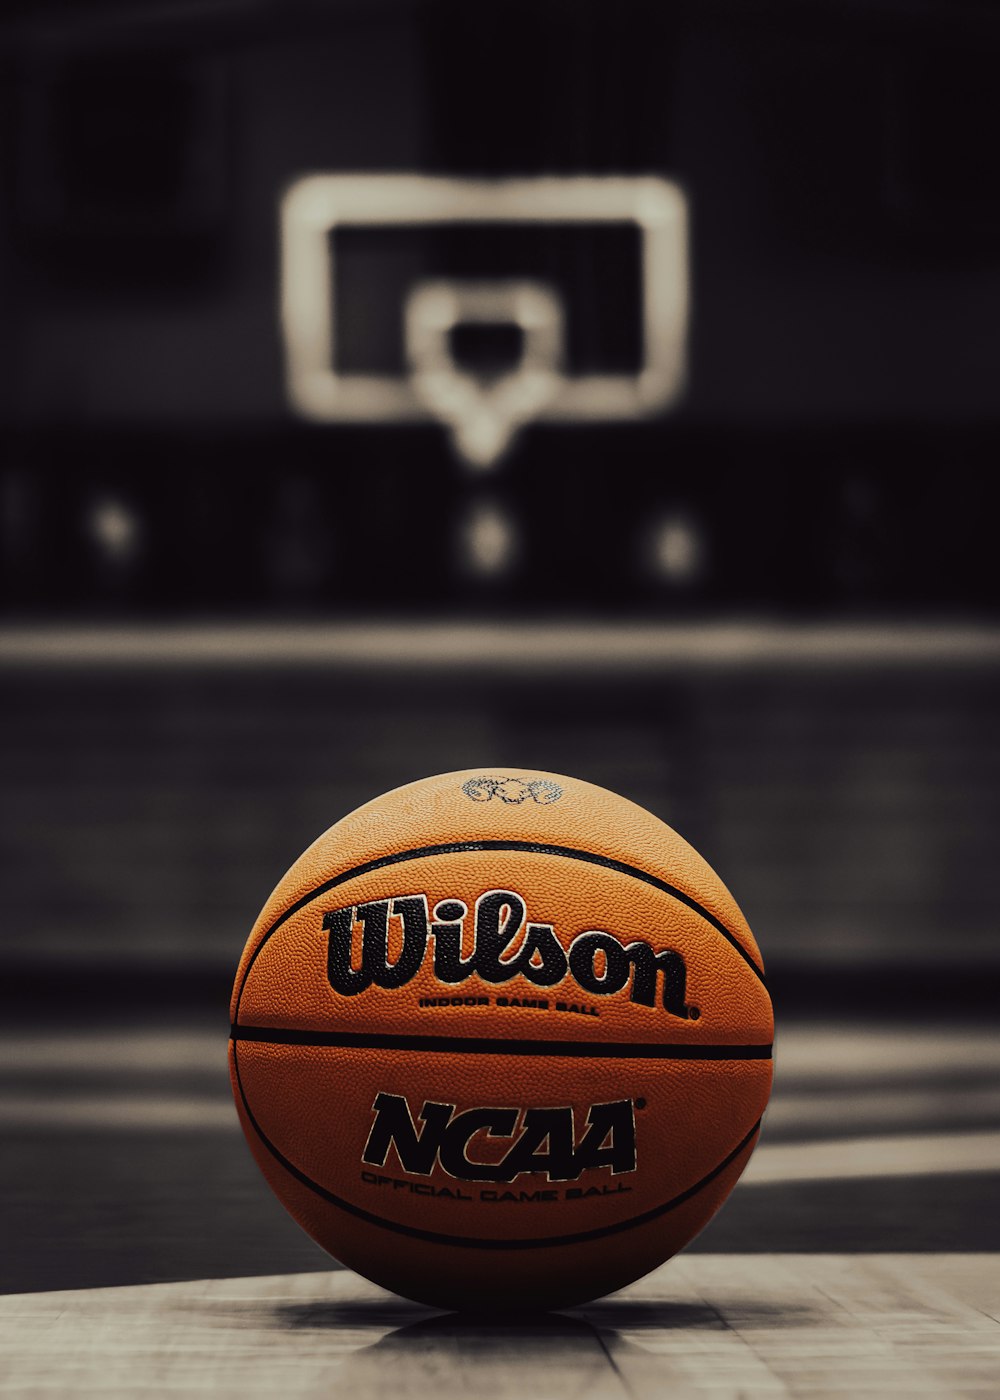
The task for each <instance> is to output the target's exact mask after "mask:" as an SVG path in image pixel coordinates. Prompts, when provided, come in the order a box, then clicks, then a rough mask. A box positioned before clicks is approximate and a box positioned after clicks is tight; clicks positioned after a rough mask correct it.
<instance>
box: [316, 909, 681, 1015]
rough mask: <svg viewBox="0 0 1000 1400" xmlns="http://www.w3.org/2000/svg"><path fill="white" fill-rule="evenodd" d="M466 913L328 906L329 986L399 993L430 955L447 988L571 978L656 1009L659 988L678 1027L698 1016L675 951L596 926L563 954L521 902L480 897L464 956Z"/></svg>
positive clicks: (347, 992)
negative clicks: (625, 939)
mask: <svg viewBox="0 0 1000 1400" xmlns="http://www.w3.org/2000/svg"><path fill="white" fill-rule="evenodd" d="M468 913H469V911H468V907H467V906H466V905H465V904H464V903H463V901H462V900H460V899H442V900H440V901H439V902H438V903H437V904H436V905H435V907H434V910H433V915H432V913H431V911H429V909H428V904H427V896H426V895H424V894H411V895H400V896H397V897H396V898H395V899H376V900H372V901H371V902H370V903H368V904H358V905H347V906H346V907H344V908H342V909H331V910H330V911H329V912H328V913H326V914H324V915H323V928H324V929H325V930H326V932H327V933H328V935H329V938H328V944H327V976H328V978H329V982H330V986H331V987H332V988H333V989H334V991H336V992H339V993H340V995H341V996H345V997H352V996H357V995H358V994H359V993H360V992H366V991H367V990H368V988H369V987H372V986H375V987H382V988H385V989H387V990H388V989H393V988H398V987H405V986H406V984H407V982H409V981H410V980H411V979H412V978H413V977H414V976H416V974H417V972H418V971H419V970H420V968H421V967H422V966H423V965H424V962H425V960H426V959H428V957H432V958H433V963H434V975H435V977H436V978H437V980H438V981H439V982H440V983H443V984H444V985H446V986H449V987H457V986H459V985H460V984H461V983H463V982H465V981H467V980H468V979H469V978H470V977H478V978H479V979H480V981H482V982H489V983H492V984H495V985H500V984H502V983H505V982H510V981H512V980H513V979H514V978H515V977H523V978H524V979H525V980H526V981H528V982H532V983H534V985H535V986H536V987H554V986H556V985H557V984H558V983H559V982H562V981H563V980H564V979H565V978H566V977H567V976H568V977H571V978H572V979H573V980H574V981H575V982H576V983H577V985H578V986H579V987H581V988H582V989H583V990H584V991H585V992H588V993H589V994H590V995H591V996H598V997H604V996H613V995H615V994H616V993H618V992H622V991H624V990H625V988H626V987H627V988H628V992H629V998H630V1000H632V1001H633V1002H636V1003H638V1004H639V1005H640V1006H655V1005H656V998H657V987H658V984H659V986H660V987H661V989H662V992H661V1001H662V1005H663V1008H664V1010H665V1011H668V1012H669V1013H670V1014H671V1015H672V1016H679V1017H681V1018H683V1019H684V1020H687V1019H689V1017H690V1018H691V1019H694V1017H696V1016H697V1015H698V1010H697V1008H696V1007H689V1006H688V1005H687V1004H686V1002H685V1000H684V998H685V993H686V987H687V969H686V967H685V965H684V959H683V958H682V957H681V955H680V953H678V952H675V951H674V950H673V949H665V950H661V951H660V952H655V951H654V949H653V948H652V947H650V945H649V944H648V943H647V942H645V940H644V939H641V938H637V939H633V941H632V942H631V943H622V942H621V941H620V940H619V939H617V938H615V937H613V936H612V935H611V934H610V933H604V932H603V931H602V930H601V929H588V930H587V931H586V932H584V933H580V934H577V936H576V937H575V938H574V939H573V941H572V942H571V943H570V945H569V948H568V949H565V948H564V947H563V945H562V944H561V943H560V941H559V939H558V938H557V937H556V934H555V930H554V929H553V927H552V925H551V924H536V923H530V922H528V919H527V909H526V906H525V902H524V900H523V899H522V898H521V896H520V895H518V894H515V893H514V891H513V890H487V891H486V893H485V894H481V895H480V896H479V898H478V899H477V900H476V906H475V912H474V915H473V918H472V929H471V934H472V937H471V948H470V949H469V950H468V952H467V953H466V952H465V946H466V943H467V941H468V940H467V934H466V924H467V922H468ZM390 920H398V921H399V922H398V924H397V925H396V926H395V927H394V928H393V930H392V933H393V942H394V946H395V947H396V948H397V949H398V955H397V956H396V957H395V959H390V956H389V942H390ZM359 925H360V930H361V933H360V949H359V950H358V957H357V958H356V959H355V957H354V951H355V948H354V944H355V930H356V928H357V927H358V926H359Z"/></svg>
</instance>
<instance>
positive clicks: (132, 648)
mask: <svg viewBox="0 0 1000 1400" xmlns="http://www.w3.org/2000/svg"><path fill="white" fill-rule="evenodd" d="M927 663H933V664H934V665H935V666H968V665H972V666H976V667H982V666H996V665H1000V628H998V627H995V626H989V625H975V624H965V625H961V626H958V625H956V626H940V625H933V624H923V625H921V624H905V623H886V624H883V625H880V624H877V623H865V624H855V623H851V624H848V623H833V624H826V625H821V626H811V625H808V624H800V623H775V622H767V621H760V622H749V623H742V622H740V623H728V622H716V623H698V624H684V623H681V624H673V625H667V626H664V625H662V624H656V623H636V624H631V625H624V626H608V625H594V624H583V623H559V624H552V623H519V622H489V623H477V624H471V623H461V622H413V623H405V624H403V623H392V622H384V621H379V620H373V621H368V622H364V621H362V622H352V623H337V624H324V623H318V624H301V623H300V624H291V625H287V626H279V625H274V624H268V625H265V626H260V625H254V624H242V625H240V624H237V625H229V624H227V625H220V624H212V623H208V624H201V625H198V626H192V627H178V626H172V625H168V624H159V625H158V624H149V625H146V626H144V627H114V626H108V627H99V626H91V627H72V628H70V627H7V628H5V629H2V630H0V667H7V668H10V667H29V668H38V667H48V666H96V667H116V666H123V665H124V666H131V665H143V666H174V665H185V666H198V667H226V666H234V665H235V666H247V665H249V666H254V667H258V666H272V665H278V666H289V665H291V666H298V665H301V666H333V667H337V666H345V665H346V666H359V667H368V668H373V669H378V670H383V669H393V668H398V667H405V668H406V669H408V670H417V671H424V672H435V671H439V670H444V669H450V668H454V667H459V668H463V669H467V670H472V671H476V672H488V673H494V672H497V671H501V672H511V673H517V672H523V671H528V672H531V673H532V674H535V673H537V672H539V671H562V670H571V671H582V672H586V673H593V672H595V671H596V672H600V671H603V670H606V669H607V668H609V667H612V668H619V667H624V668H627V669H629V670H630V671H640V672H655V671H659V670H663V669H664V668H673V667H678V666H679V667H689V668H694V669H698V670H700V669H708V670H712V669H716V668H719V667H738V668H750V669H753V668H767V667H772V666H780V667H783V668H789V669H793V670H799V671H802V670H805V671H810V670H813V669H815V668H817V667H818V668H821V669H827V668H829V669H833V670H836V669H838V668H840V667H844V666H861V667H863V668H865V669H873V670H877V671H884V670H886V669H892V668H893V667H896V666H909V665H925V664H927Z"/></svg>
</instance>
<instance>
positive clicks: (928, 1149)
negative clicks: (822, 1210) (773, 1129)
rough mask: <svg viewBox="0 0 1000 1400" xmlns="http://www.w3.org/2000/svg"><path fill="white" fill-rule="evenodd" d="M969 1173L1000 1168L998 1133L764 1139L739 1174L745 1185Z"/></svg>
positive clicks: (997, 1170) (999, 1137) (992, 1170)
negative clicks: (772, 1140) (829, 1138)
mask: <svg viewBox="0 0 1000 1400" xmlns="http://www.w3.org/2000/svg"><path fill="white" fill-rule="evenodd" d="M968 1172H1000V1132H981V1133H946V1134H937V1135H935V1134H930V1133H928V1134H920V1135H916V1134H914V1135H912V1136H902V1135H901V1136H899V1137H864V1138H841V1139H839V1140H835V1141H832V1142H830V1141H828V1142H787V1143H786V1142H779V1143H774V1144H773V1145H772V1144H768V1143H763V1144H762V1145H761V1146H760V1147H758V1149H757V1151H756V1152H755V1153H754V1155H753V1156H752V1157H751V1158H750V1165H749V1166H748V1167H747V1169H746V1171H745V1172H744V1174H743V1178H742V1179H743V1181H745V1182H746V1183H747V1184H748V1185H750V1186H771V1185H773V1184H775V1183H776V1182H792V1181H848V1180H861V1179H865V1178H871V1177H879V1176H952V1175H954V1174H955V1173H962V1174H965V1173H968Z"/></svg>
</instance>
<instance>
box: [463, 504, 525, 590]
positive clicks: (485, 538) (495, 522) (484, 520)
mask: <svg viewBox="0 0 1000 1400" xmlns="http://www.w3.org/2000/svg"><path fill="white" fill-rule="evenodd" d="M461 537H462V544H463V549H462V557H463V559H464V561H465V564H466V567H467V568H468V569H469V571H470V572H472V573H474V574H478V575H479V576H480V577H481V578H497V577H498V576H499V575H501V574H504V573H506V572H507V571H508V570H509V568H510V566H511V563H512V562H513V559H514V552H515V548H516V543H517V541H516V536H515V532H514V527H513V525H512V524H511V522H510V519H509V517H508V516H507V514H506V512H505V511H503V510H501V509H500V507H499V506H498V505H497V504H496V503H495V502H494V501H480V502H478V503H477V504H476V505H474V506H473V507H472V509H471V510H470V511H469V514H468V515H467V516H466V518H465V520H464V521H463V523H462V526H461Z"/></svg>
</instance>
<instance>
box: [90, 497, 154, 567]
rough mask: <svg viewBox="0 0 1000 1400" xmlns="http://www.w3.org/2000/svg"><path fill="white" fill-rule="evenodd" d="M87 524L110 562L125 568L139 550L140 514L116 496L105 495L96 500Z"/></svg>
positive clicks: (95, 541)
mask: <svg viewBox="0 0 1000 1400" xmlns="http://www.w3.org/2000/svg"><path fill="white" fill-rule="evenodd" d="M85 528H86V531H87V534H88V535H89V536H90V538H91V539H92V540H93V542H94V543H95V544H96V545H97V547H98V549H99V550H100V552H101V554H102V555H103V557H104V558H105V559H106V560H107V561H108V563H110V564H114V565H115V566H117V567H119V568H125V567H127V566H128V565H129V564H131V563H132V561H133V560H134V559H135V557H136V555H137V554H138V552H139V546H140V543H141V539H142V526H141V523H140V521H139V517H138V516H137V515H136V513H135V511H133V510H130V509H129V507H128V506H126V505H125V504H124V502H123V501H121V500H119V499H118V498H117V497H116V496H102V497H99V498H98V499H97V500H96V501H94V503H93V504H92V505H91V507H90V510H89V511H88V512H87V517H86V522H85Z"/></svg>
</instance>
